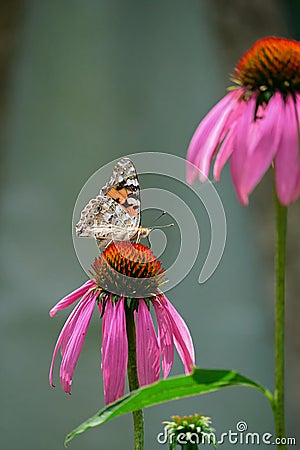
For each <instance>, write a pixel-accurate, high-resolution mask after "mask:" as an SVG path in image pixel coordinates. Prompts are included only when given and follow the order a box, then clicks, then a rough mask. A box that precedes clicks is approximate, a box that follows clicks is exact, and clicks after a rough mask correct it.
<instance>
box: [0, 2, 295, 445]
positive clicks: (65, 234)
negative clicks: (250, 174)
mask: <svg viewBox="0 0 300 450" xmlns="http://www.w3.org/2000/svg"><path fill="white" fill-rule="evenodd" d="M249 3H250V4H249ZM292 8H295V10H293V9H292ZM296 8H297V2H284V1H282V2H280V1H275V0H268V1H265V2H261V1H252V2H248V1H239V0H235V1H234V0H230V1H220V0H213V1H208V0H206V1H205V0H203V1H201V0H197V1H196V0H190V1H189V2H184V1H179V0H173V1H170V0H165V1H157V0H155V1H151V2H149V1H145V0H143V1H141V0H140V1H138V0H131V1H127V2H125V1H123V2H122V1H121V0H110V1H109V0H104V1H96V0H87V1H79V0H73V1H64V2H61V1H58V0H54V1H43V0H42V1H38V0H35V1H25V2H21V1H16V0H15V1H12V2H1V10H2V13H1V22H0V23H1V31H0V32H1V45H0V55H1V71H0V77H1V85H0V88H1V111H0V113H1V131H2V133H1V135H2V136H1V219H2V220H1V234H0V239H1V256H2V268H1V275H2V282H1V316H0V317H1V319H0V320H1V347H2V349H1V350H2V352H1V421H0V426H1V435H0V436H1V447H2V448H5V449H6V450H13V449H19V448H22V449H26V450H27V449H30V450H38V449H39V450H40V449H45V450H54V449H55V450H56V449H62V448H63V440H64V436H65V435H66V434H67V433H68V432H69V431H70V430H71V429H72V428H74V427H75V426H76V425H78V424H79V423H80V422H81V421H82V420H84V419H86V418H87V417H88V416H90V415H92V414H94V413H95V412H96V411H97V410H98V409H100V408H101V407H102V406H103V404H104V402H103V392H102V378H101V371H100V346H101V341H100V325H99V320H98V318H97V317H96V314H95V317H94V318H93V320H92V322H91V325H90V328H89V332H88V335H87V339H86V342H85V345H84V348H83V352H82V354H81V356H80V359H79V363H78V367H77V369H76V371H75V376H74V382H73V393H72V395H71V396H68V395H66V394H65V393H64V392H63V391H62V389H61V387H60V384H59V377H58V371H56V374H55V380H56V388H55V389H51V388H50V387H49V385H48V370H49V365H50V359H51V356H52V351H53V347H54V344H55V341H56V338H57V336H58V333H59V331H60V328H61V326H62V325H63V323H64V320H65V318H66V317H67V314H68V311H64V312H61V313H60V314H58V316H57V317H56V318H55V319H52V320H51V319H50V318H49V316H48V311H49V309H50V308H51V307H52V306H53V305H54V303H56V302H57V301H58V300H59V299H60V298H61V297H63V296H64V295H65V294H66V293H68V292H70V291H72V290H73V289H75V288H76V287H77V286H79V285H80V284H81V283H83V282H84V281H85V279H86V275H85V273H84V272H83V270H82V268H81V266H80V265H79V262H78V260H77V258H76V254H75V252H74V248H73V244H72V236H71V220H72V212H73V207H74V203H75V201H76V198H77V195H78V193H79V191H80V189H81V187H82V185H83V184H84V183H85V181H86V180H87V179H88V178H89V176H90V175H91V174H92V173H93V172H94V171H95V170H97V169H98V168H99V167H101V166H102V165H104V164H106V163H108V162H109V161H111V160H112V159H115V158H118V157H121V156H125V155H127V154H130V153H134V152H141V151H158V152H168V153H172V154H175V155H178V156H181V157H185V154H186V148H187V145H188V142H189V139H190V137H191V135H192V133H193V130H194V128H195V126H196V125H197V123H198V122H199V120H200V119H201V118H202V117H203V116H204V115H205V113H206V112H207V111H208V110H209V108H210V107H211V106H212V105H213V104H214V103H215V102H216V101H218V99H219V98H220V97H221V96H222V95H224V92H225V89H226V87H227V86H228V85H229V81H228V76H229V74H230V71H231V70H232V68H233V66H234V64H235V62H236V61H237V59H238V58H239V56H240V55H241V54H242V52H243V51H244V50H245V49H247V48H248V47H249V46H250V45H251V44H252V43H253V42H254V41H255V40H256V39H258V38H259V37H263V36H265V35H268V34H275V35H285V36H287V37H293V36H294V37H295V36H296V34H297V33H298V34H299V30H298V28H297V16H296V12H295V11H296ZM298 20H299V16H298ZM298 37H299V36H298ZM149 185H151V180H150V182H149ZM216 188H217V190H218V192H219V194H220V196H221V199H222V202H223V205H224V208H225V211H226V214H227V221H228V238H227V244H226V248H225V253H224V256H223V259H222V260H221V264H220V266H219V267H218V269H217V271H216V272H215V274H214V275H213V277H211V278H210V279H209V280H208V282H206V283H205V284H204V285H201V286H200V285H198V283H197V278H198V274H199V267H194V268H193V270H192V271H191V272H190V274H189V275H188V276H187V277H186V278H185V280H184V281H183V282H182V283H181V284H180V285H178V286H177V287H176V288H174V289H173V290H172V291H170V292H169V295H168V296H169V298H170V299H171V300H172V301H173V303H174V304H175V306H176V307H177V309H178V310H179V311H180V312H181V314H182V315H183V317H184V318H185V320H186V322H187V323H188V325H189V328H190V330H191V333H192V335H193V338H194V342H195V347H196V352H197V363H198V365H199V366H201V367H210V368H228V369H229V368H232V369H235V370H238V371H240V372H241V373H243V374H244V375H247V376H249V377H252V378H253V379H255V380H257V381H259V382H261V383H263V384H264V385H267V386H269V387H270V388H272V386H273V341H272V340H273V312H272V292H273V291H272V289H273V278H272V254H273V253H272V251H273V249H272V243H273V228H272V227H273V222H272V201H271V199H272V188H271V180H268V179H266V180H264V182H263V183H262V185H261V186H260V187H259V188H258V189H257V190H256V192H255V193H254V194H253V196H252V197H251V200H250V206H249V207H248V208H242V207H241V206H239V204H238V201H237V199H236V197H235V194H234V192H233V188H232V184H231V181H230V177H229V174H228V171H227V169H226V170H225V171H224V173H223V175H222V180H221V182H220V183H219V184H218V185H216ZM298 203H299V202H298ZM198 207H199V205H198V203H197V201H196V200H195V203H194V208H195V209H197V208H198ZM201 227H202V224H201V223H200V228H201ZM290 227H291V231H290V244H289V247H290V248H289V277H288V283H289V290H288V317H287V321H288V343H287V347H288V354H287V368H288V375H287V419H288V430H287V431H288V435H289V436H297V431H296V430H297V427H298V425H299V417H300V413H299V404H298V402H299V388H298V378H299V374H300V369H299V367H300V359H299V350H300V349H299V342H298V341H297V339H296V338H295V336H297V331H298V320H297V318H298V319H299V305H297V303H296V300H297V293H298V292H299V262H298V258H297V257H296V255H297V254H298V253H297V250H299V244H297V242H299V206H298V205H293V206H292V207H291V219H290ZM201 238H202V241H203V242H204V243H205V242H207V243H209V239H210V234H209V228H208V226H207V224H203V228H202V235H201ZM171 239H172V237H171ZM171 245H172V243H171ZM205 245H206V247H205ZM206 248H208V244H204V250H203V251H204V253H205V249H206ZM204 257H205V254H203V256H202V258H203V259H204ZM57 368H58V365H57ZM182 372H183V368H182V365H181V362H180V361H178V359H177V360H176V361H175V364H174V368H173V370H172V373H173V374H179V373H182ZM194 412H199V413H202V414H204V415H208V416H211V417H212V419H213V425H214V426H215V428H216V429H217V431H218V433H221V432H224V431H227V430H229V429H232V430H233V431H235V425H236V423H237V422H238V421H239V420H245V421H246V422H247V423H248V430H249V431H253V432H261V433H264V432H270V433H273V432H274V428H273V419H272V413H271V410H270V407H269V404H268V403H267V400H265V399H264V398H263V396H262V395H260V394H259V393H258V392H254V391H253V392H252V391H249V390H247V389H244V388H236V389H230V390H226V391H224V392H217V393H213V394H210V395H207V396H202V397H194V398H191V399H187V400H182V401H176V402H173V403H169V404H165V405H160V406H158V407H153V408H150V409H148V410H146V413H145V420H146V445H145V448H146V449H153V450H154V449H159V448H167V447H166V446H165V447H163V446H162V445H159V444H158V443H157V441H156V436H157V434H158V433H159V432H161V431H162V429H163V426H162V421H163V420H168V418H169V417H170V416H171V415H174V414H192V413H194ZM298 439H300V436H299V434H298ZM298 445H299V444H298ZM254 447H256V446H254ZM70 448H72V449H74V450H76V449H86V450H91V449H96V448H97V449H102V448H103V449H115V448H122V449H124V450H125V449H130V448H132V423H131V417H130V416H129V415H128V416H124V417H121V418H118V419H116V420H114V421H112V422H110V423H108V424H106V425H104V426H103V427H102V428H98V429H95V430H91V431H89V432H88V433H86V434H85V435H82V436H80V437H78V438H77V439H76V440H75V441H73V442H72V443H71V445H70ZM222 448H223V449H227V448H231V446H230V445H229V444H228V443H227V444H224V445H223V446H222ZM299 448H300V447H299Z"/></svg>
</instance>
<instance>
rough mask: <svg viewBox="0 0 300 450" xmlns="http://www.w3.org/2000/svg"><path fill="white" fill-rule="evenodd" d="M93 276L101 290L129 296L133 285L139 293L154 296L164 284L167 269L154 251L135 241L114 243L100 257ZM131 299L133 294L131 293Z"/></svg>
mask: <svg viewBox="0 0 300 450" xmlns="http://www.w3.org/2000/svg"><path fill="white" fill-rule="evenodd" d="M92 268H93V275H94V278H95V281H96V283H97V284H98V286H100V287H101V288H103V289H105V290H108V291H110V292H112V293H119V292H120V290H121V291H122V292H124V295H125V296H126V293H127V292H129V293H130V292H131V290H132V286H133V283H135V284H134V290H136V291H137V294H140V295H142V296H145V295H146V294H147V293H148V294H149V295H151V294H152V293H153V292H154V291H155V290H156V289H157V288H158V286H159V284H161V282H162V279H163V273H164V269H163V268H162V267H161V262H160V261H158V260H157V258H156V256H155V255H154V254H153V253H152V251H151V250H150V249H149V248H148V247H146V246H144V245H142V244H137V243H132V242H127V241H126V242H114V243H112V244H110V245H109V246H108V247H107V248H106V249H105V251H104V252H103V253H102V254H101V255H100V257H99V258H96V260H95V262H94V264H93V266H92ZM129 296H130V294H129Z"/></svg>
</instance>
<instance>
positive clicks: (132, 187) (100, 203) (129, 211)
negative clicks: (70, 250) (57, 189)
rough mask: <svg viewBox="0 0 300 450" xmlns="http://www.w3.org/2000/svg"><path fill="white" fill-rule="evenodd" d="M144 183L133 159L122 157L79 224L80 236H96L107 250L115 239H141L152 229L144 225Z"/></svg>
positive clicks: (88, 205)
mask: <svg viewBox="0 0 300 450" xmlns="http://www.w3.org/2000/svg"><path fill="white" fill-rule="evenodd" d="M140 216H141V201H140V186H139V181H138V177H137V173H136V170H135V167H134V164H133V162H132V161H131V160H130V159H129V158H122V159H120V161H119V162H118V163H117V164H116V166H115V168H114V170H113V173H112V176H111V178H110V180H109V181H108V183H106V185H105V186H103V188H102V189H101V190H100V193H99V195H97V197H96V198H94V199H92V200H90V201H89V203H88V204H87V205H86V207H85V208H84V209H83V211H82V213H81V218H80V220H79V222H78V223H77V225H76V235H77V236H80V237H92V238H94V239H96V240H97V244H98V247H99V249H100V250H101V251H103V250H104V249H105V248H106V247H107V246H108V245H109V244H110V243H111V242H112V241H139V239H140V238H142V237H147V236H148V235H149V233H150V231H151V230H152V229H151V228H143V227H141V226H140V220H141V218H140Z"/></svg>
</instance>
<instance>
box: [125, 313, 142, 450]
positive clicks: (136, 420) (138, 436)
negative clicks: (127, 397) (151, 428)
mask: <svg viewBox="0 0 300 450" xmlns="http://www.w3.org/2000/svg"><path fill="white" fill-rule="evenodd" d="M125 311H126V330H127V340H128V364H127V374H128V383H129V389H130V391H134V390H135V389H138V388H139V387H140V386H139V381H138V374H137V366H136V338H135V323H134V311H133V309H132V308H131V307H128V306H127V305H126V306H125ZM132 415H133V429H134V450H143V448H144V415H143V410H142V409H139V410H138V411H133V413H132Z"/></svg>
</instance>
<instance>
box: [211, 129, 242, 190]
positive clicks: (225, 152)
mask: <svg viewBox="0 0 300 450" xmlns="http://www.w3.org/2000/svg"><path fill="white" fill-rule="evenodd" d="M236 130H237V123H235V124H233V125H232V126H231V129H230V130H229V131H228V133H227V135H226V137H225V139H224V142H223V143H222V146H221V148H220V150H219V151H218V154H217V156H216V160H215V164H214V172H213V175H214V179H215V180H216V181H219V180H220V175H221V171H222V169H223V167H224V165H225V164H226V162H227V160H228V159H229V157H230V155H231V154H232V152H233V149H234V142H235V139H236Z"/></svg>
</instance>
